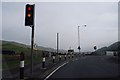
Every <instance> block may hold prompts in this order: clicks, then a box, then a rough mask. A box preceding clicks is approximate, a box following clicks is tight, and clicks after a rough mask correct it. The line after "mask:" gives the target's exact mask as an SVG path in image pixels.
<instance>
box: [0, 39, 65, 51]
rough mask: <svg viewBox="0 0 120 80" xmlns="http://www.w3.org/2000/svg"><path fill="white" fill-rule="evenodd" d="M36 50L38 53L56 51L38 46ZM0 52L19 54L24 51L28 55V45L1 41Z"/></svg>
mask: <svg viewBox="0 0 120 80" xmlns="http://www.w3.org/2000/svg"><path fill="white" fill-rule="evenodd" d="M37 49H38V50H39V51H50V52H56V49H53V48H48V47H42V46H38V47H37ZM2 50H13V51H15V52H17V53H20V52H21V51H24V52H26V53H30V45H25V44H22V43H18V42H13V41H12V42H11V41H4V40H2ZM59 51H60V52H66V51H65V50H59Z"/></svg>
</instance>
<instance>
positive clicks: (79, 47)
mask: <svg viewBox="0 0 120 80" xmlns="http://www.w3.org/2000/svg"><path fill="white" fill-rule="evenodd" d="M83 26H84V27H86V26H87V25H83ZM79 27H80V26H78V50H79V54H80V49H81V46H80V31H79Z"/></svg>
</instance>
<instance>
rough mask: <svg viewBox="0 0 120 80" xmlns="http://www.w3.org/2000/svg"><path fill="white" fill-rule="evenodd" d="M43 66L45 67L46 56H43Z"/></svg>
mask: <svg viewBox="0 0 120 80" xmlns="http://www.w3.org/2000/svg"><path fill="white" fill-rule="evenodd" d="M42 68H45V57H43V61H42Z"/></svg>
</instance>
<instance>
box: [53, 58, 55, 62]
mask: <svg viewBox="0 0 120 80" xmlns="http://www.w3.org/2000/svg"><path fill="white" fill-rule="evenodd" d="M54 63H55V56H53V64H54Z"/></svg>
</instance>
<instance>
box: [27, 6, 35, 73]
mask: <svg viewBox="0 0 120 80" xmlns="http://www.w3.org/2000/svg"><path fill="white" fill-rule="evenodd" d="M25 10H26V13H25V26H30V27H31V28H32V34H31V75H32V73H33V44H34V17H35V16H34V14H35V4H26V9H25Z"/></svg>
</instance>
